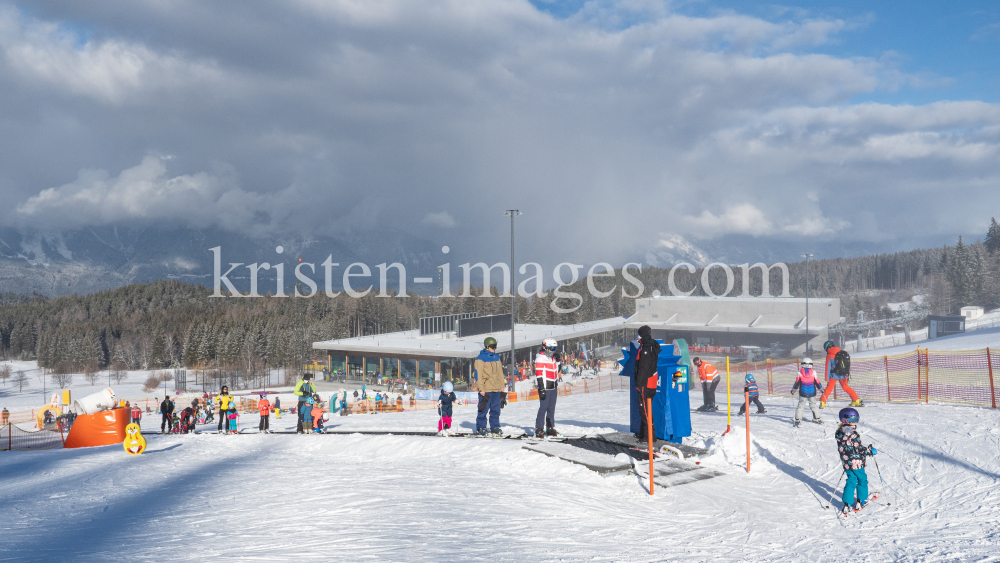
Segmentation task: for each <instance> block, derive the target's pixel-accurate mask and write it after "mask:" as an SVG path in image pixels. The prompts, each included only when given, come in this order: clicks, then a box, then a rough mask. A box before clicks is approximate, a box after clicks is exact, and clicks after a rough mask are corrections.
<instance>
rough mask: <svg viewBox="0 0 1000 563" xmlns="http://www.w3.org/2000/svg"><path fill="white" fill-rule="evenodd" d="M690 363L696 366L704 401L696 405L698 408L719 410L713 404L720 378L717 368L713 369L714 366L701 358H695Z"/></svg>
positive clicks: (701, 409)
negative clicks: (698, 405)
mask: <svg viewBox="0 0 1000 563" xmlns="http://www.w3.org/2000/svg"><path fill="white" fill-rule="evenodd" d="M691 363H693V364H694V366H695V367H696V368H698V379H700V380H701V392H702V395H703V398H704V401H705V404H703V405H702V406H700V407H698V410H700V411H717V410H719V407H718V406H717V405H716V404H715V389H716V388H717V387H718V386H719V381H721V380H722V376H721V375H719V370H717V369H715V366H713V365H712V364H710V363H708V362H705V361H702V359H701V358H695V359H694V360H692V361H691Z"/></svg>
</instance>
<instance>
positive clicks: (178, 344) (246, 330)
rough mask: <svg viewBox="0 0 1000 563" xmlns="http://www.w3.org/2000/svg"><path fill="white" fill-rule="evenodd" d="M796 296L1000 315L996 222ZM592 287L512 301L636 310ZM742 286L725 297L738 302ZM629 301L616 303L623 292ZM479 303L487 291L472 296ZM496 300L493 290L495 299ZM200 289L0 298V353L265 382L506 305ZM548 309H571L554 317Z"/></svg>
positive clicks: (793, 270) (654, 287)
mask: <svg viewBox="0 0 1000 563" xmlns="http://www.w3.org/2000/svg"><path fill="white" fill-rule="evenodd" d="M788 266H789V271H790V276H789V277H790V289H791V294H792V295H793V296H803V295H805V293H806V287H807V284H806V280H807V277H808V280H809V283H808V288H809V289H808V291H809V294H810V295H811V296H814V297H839V298H841V316H844V317H847V318H848V319H853V318H855V315H856V314H857V312H858V311H864V312H865V313H866V316H867V318H870V319H880V318H889V317H891V316H892V314H893V313H892V311H891V310H890V309H889V307H887V304H888V303H890V302H893V301H897V302H898V301H905V300H907V299H909V298H910V297H912V296H914V295H923V296H924V300H923V306H924V307H926V309H927V312H928V313H936V314H943V313H952V312H957V311H958V309H959V308H960V307H962V306H965V305H981V306H983V307H985V308H987V309H992V308H996V307H998V306H1000V284H998V282H997V280H998V279H1000V226H998V225H997V223H996V221H993V222H992V223H991V225H990V227H989V231H988V233H987V236H986V238H985V241H984V242H976V243H974V244H965V243H964V242H963V241H962V240H961V239H959V240H958V241H957V244H956V245H955V246H945V247H942V248H936V249H925V250H912V251H907V252H898V253H895V254H883V255H874V256H863V257H858V258H837V259H831V260H815V261H812V262H810V263H809V264H808V265H807V264H806V263H805V262H798V263H792V264H789V265H788ZM754 272H755V273H756V276H754V275H751V277H750V283H751V287H750V290H749V291H750V294H751V295H759V294H760V291H761V279H760V273H759V269H758V270H755V271H754ZM615 274H616V275H615V276H614V277H610V276H609V277H606V278H595V279H594V280H593V281H594V285H595V287H596V288H597V289H598V290H601V291H606V290H608V289H611V288H612V286H614V287H615V291H614V292H612V293H611V294H610V295H609V296H608V297H606V298H595V297H592V296H591V294H590V292H589V291H588V288H587V280H586V279H581V280H579V281H577V282H576V283H574V284H572V285H570V286H566V287H564V288H561V289H562V291H563V292H564V294H565V293H576V294H578V295H579V298H567V297H562V298H559V299H558V300H557V301H558V302H557V303H555V304H553V300H554V299H555V297H554V295H553V292H552V291H551V290H550V291H547V292H546V294H545V296H537V295H532V296H531V297H530V298H523V297H520V296H518V297H517V317H518V322H527V323H539V324H572V323H577V322H584V321H589V320H594V319H602V318H608V317H612V316H620V315H630V314H632V313H633V312H634V308H635V304H634V297H630V296H629V295H634V293H635V290H636V287H635V286H634V285H629V284H626V283H624V279H623V276H622V273H621V272H620V271H618V272H615ZM629 274H630V275H632V276H634V277H635V278H637V279H638V280H640V281H641V282H642V284H643V286H644V287H643V293H642V296H643V297H648V296H650V295H651V294H652V293H653V292H654V291H659V292H660V294H662V295H669V290H668V283H667V277H668V274H669V270H668V269H662V268H645V269H643V271H642V272H638V271H637V270H634V269H633V270H630V271H629ZM701 274H702V272H701V271H700V270H699V271H696V272H695V273H694V274H690V273H688V272H687V271H686V270H679V271H678V273H677V274H676V280H675V281H676V283H677V285H678V286H680V285H684V286H685V289H691V288H693V289H694V295H703V294H704V291H703V290H702V288H701V286H700V283H699V282H698V280H700V279H701ZM709 280H710V287H711V288H712V290H713V293H718V294H721V293H722V292H723V291H724V290H725V287H726V284H727V280H726V276H725V274H724V272H723V270H722V269H721V268H713V269H712V270H710V272H709ZM741 283H742V280H741V276H740V275H737V276H735V287H734V289H733V290H732V291H731V292H730V294H729V295H739V294H740V293H741V292H742V287H740V286H741ZM770 286H771V294H773V295H777V294H778V293H780V286H781V279H780V272H778V271H777V270H772V271H771V279H770ZM623 289H624V290H625V291H626V292H628V293H629V295H623V291H622V290H623ZM473 293H475V294H476V295H480V294H481V293H482V292H481V290H480V291H475V292H473ZM491 293H492V294H493V295H497V294H498V293H499V291H498V290H497V289H496V288H494V289H493V290H492V292H491ZM210 294H211V291H210V290H209V289H207V288H205V287H203V286H199V285H192V284H185V283H181V282H177V281H157V282H153V283H147V284H135V285H129V286H125V287H121V288H118V289H114V290H109V291H103V292H100V293H95V294H91V295H83V296H79V295H70V296H64V297H57V298H46V297H44V296H42V295H37V294H35V295H14V294H0V347H2V349H0V352H2V353H3V355H4V357H6V358H18V359H37V360H38V363H39V365H40V366H42V367H45V368H47V369H49V370H51V371H52V372H54V373H66V372H73V373H79V372H94V371H97V370H101V369H118V370H122V369H131V370H137V369H159V368H171V367H187V368H198V367H202V368H204V367H219V368H224V369H239V370H241V371H244V372H249V373H262V372H263V370H265V369H267V368H275V367H290V366H300V365H302V363H304V362H306V361H308V360H309V358H311V357H312V356H313V353H312V347H311V346H312V343H313V342H315V341H319V340H329V339H334V338H347V337H352V336H361V335H371V334H379V333H385V332H393V331H400V330H408V329H413V328H416V327H417V324H418V319H419V318H420V317H425V316H435V315H444V314H451V313H461V312H472V311H475V312H478V313H479V314H480V315H491V314H501V313H508V312H509V311H510V299H509V298H501V297H491V296H485V297H483V296H474V297H440V298H437V297H433V298H432V297H428V296H420V295H414V294H411V295H409V296H407V297H396V296H393V297H378V296H376V294H375V292H372V293H369V294H368V295H366V296H365V297H362V298H359V299H353V298H348V297H346V296H344V295H340V296H338V297H336V298H328V297H326V296H324V295H323V294H322V293H320V294H319V295H316V296H314V297H311V298H295V297H284V298H279V297H273V296H265V297H260V298H238V297H225V298H212V297H210ZM554 305H555V306H558V307H560V308H563V309H573V308H574V307H575V310H573V311H572V312H570V313H557V312H555V310H554Z"/></svg>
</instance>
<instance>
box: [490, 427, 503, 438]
mask: <svg viewBox="0 0 1000 563" xmlns="http://www.w3.org/2000/svg"><path fill="white" fill-rule="evenodd" d="M490 434H492V435H493V437H494V438H500V437H501V436H503V430H500V429H499V428H490Z"/></svg>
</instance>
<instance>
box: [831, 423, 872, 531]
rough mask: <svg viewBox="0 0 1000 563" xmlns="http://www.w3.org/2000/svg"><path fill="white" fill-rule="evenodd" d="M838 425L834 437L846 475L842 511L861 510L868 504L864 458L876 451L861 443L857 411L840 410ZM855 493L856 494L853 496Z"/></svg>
mask: <svg viewBox="0 0 1000 563" xmlns="http://www.w3.org/2000/svg"><path fill="white" fill-rule="evenodd" d="M839 416H840V427H839V428H837V433H836V434H835V435H834V437H835V438H836V439H837V452H838V453H839V454H840V462H841V463H842V464H843V466H844V474H845V475H847V484H845V485H844V496H843V501H844V513H845V514H847V513H848V512H850V511H851V510H852V509H853V510H855V511H858V510H861V509H862V508H864V507H865V505H867V504H868V500H869V498H868V474H867V473H865V458H866V457H867V456H872V455H875V454H877V453H878V451H876V450H875V448H873V447H872V446H868V447H867V448H866V447H865V446H863V445H862V444H861V436H860V435H859V434H858V429H857V427H858V420H859V419H860V418H861V417H860V415H858V411H857V410H855V409H853V408H851V407H847V408H845V409H841V410H840V414H839ZM855 495H857V496H855Z"/></svg>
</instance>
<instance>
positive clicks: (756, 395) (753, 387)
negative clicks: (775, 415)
mask: <svg viewBox="0 0 1000 563" xmlns="http://www.w3.org/2000/svg"><path fill="white" fill-rule="evenodd" d="M746 389H747V391H749V392H750V402H751V403H753V404H755V405H757V414H764V413H766V412H767V411H766V410H764V405H762V404H761V403H760V391H758V390H757V381H756V380H755V379H754V378H753V374H752V373H748V374H747V383H746ZM749 406H750V405H748V404H746V403H743V406H741V407H740V414H743V413H744V412H746V410H747V407H749Z"/></svg>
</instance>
